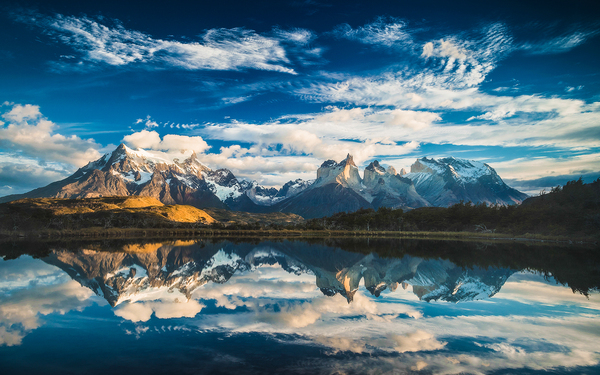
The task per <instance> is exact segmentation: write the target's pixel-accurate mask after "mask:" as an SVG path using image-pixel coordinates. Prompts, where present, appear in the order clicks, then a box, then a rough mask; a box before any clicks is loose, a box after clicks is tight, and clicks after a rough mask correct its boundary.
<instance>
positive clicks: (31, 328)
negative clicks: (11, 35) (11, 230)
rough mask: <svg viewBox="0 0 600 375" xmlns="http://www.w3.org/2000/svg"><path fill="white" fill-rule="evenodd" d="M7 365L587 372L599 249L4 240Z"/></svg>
mask: <svg viewBox="0 0 600 375" xmlns="http://www.w3.org/2000/svg"><path fill="white" fill-rule="evenodd" d="M0 256H2V257H3V259H4V260H3V261H0V368H1V369H2V371H1V372H2V373H3V374H34V373H36V374H37V373H42V374H106V373H111V372H114V373H133V374H138V373H139V374H163V373H179V374H203V373H215V374H262V373H273V374H363V373H369V374H405V373H415V374H416V373H418V374H459V373H468V374H506V373H510V374H537V373H548V372H549V373H553V374H563V373H564V374H571V373H573V374H597V373H600V298H599V294H598V288H599V286H600V251H599V249H598V248H597V247H584V246H577V245H556V244H540V243H531V242H527V243H523V242H511V243H491V242H490V243H482V242H459V241H426V240H400V239H375V238H362V239H350V238H348V239H344V238H340V239H310V240H308V239H306V240H290V239H288V240H285V239H282V240H276V239H271V240H258V239H256V240H253V239H250V240H249V239H235V240H233V239H219V238H195V239H181V240H172V239H171V240H164V241H162V240H152V239H148V240H144V241H141V242H140V241H128V240H105V241H96V242H78V241H72V242H28V241H15V242H4V243H0Z"/></svg>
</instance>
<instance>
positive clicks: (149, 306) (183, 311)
mask: <svg viewBox="0 0 600 375" xmlns="http://www.w3.org/2000/svg"><path fill="white" fill-rule="evenodd" d="M204 307H205V305H203V304H201V303H198V301H195V300H188V301H179V300H156V301H142V302H133V303H126V304H122V305H119V306H118V307H117V308H116V309H115V310H114V313H115V315H116V316H119V317H121V318H123V319H126V320H129V321H132V322H146V321H148V320H150V318H151V317H152V314H154V315H155V316H156V317H157V318H159V319H171V318H182V317H187V318H193V317H194V316H196V314H198V313H199V312H200V311H202V309H203V308H204Z"/></svg>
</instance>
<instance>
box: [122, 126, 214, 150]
mask: <svg viewBox="0 0 600 375" xmlns="http://www.w3.org/2000/svg"><path fill="white" fill-rule="evenodd" d="M123 141H124V142H126V143H128V144H129V145H131V146H132V147H134V148H142V149H151V150H161V151H166V152H173V151H186V150H190V151H195V152H197V153H202V152H204V151H206V150H208V149H209V148H210V146H209V145H208V144H207V143H206V141H204V139H202V137H197V136H196V137H190V136H185V135H177V134H167V135H165V136H164V137H163V138H162V140H161V138H160V135H159V134H158V132H156V131H155V130H145V129H144V130H141V131H139V132H135V133H132V134H129V135H126V136H125V137H123Z"/></svg>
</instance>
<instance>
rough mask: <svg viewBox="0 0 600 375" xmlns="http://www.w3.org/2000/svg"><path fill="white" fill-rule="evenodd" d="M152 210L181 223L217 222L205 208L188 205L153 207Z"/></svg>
mask: <svg viewBox="0 0 600 375" xmlns="http://www.w3.org/2000/svg"><path fill="white" fill-rule="evenodd" d="M151 211H154V212H157V213H159V214H160V215H162V216H164V217H165V218H167V219H168V220H171V221H177V222H179V223H197V222H199V221H200V222H203V223H204V224H212V223H214V222H216V220H215V219H213V218H212V216H210V215H209V214H207V213H206V212H204V211H203V210H200V209H197V208H196V207H192V206H187V205H174V206H162V207H152V209H151Z"/></svg>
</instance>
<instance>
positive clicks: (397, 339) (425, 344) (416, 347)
mask: <svg viewBox="0 0 600 375" xmlns="http://www.w3.org/2000/svg"><path fill="white" fill-rule="evenodd" d="M390 340H392V341H393V342H394V344H395V345H394V350H396V351H398V352H400V353H404V352H419V351H422V350H438V349H441V348H443V347H444V346H446V343H445V342H440V341H438V340H437V339H436V338H435V337H434V336H433V335H432V334H431V333H428V332H425V331H423V330H417V331H415V332H411V333H407V334H405V335H392V336H390Z"/></svg>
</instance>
